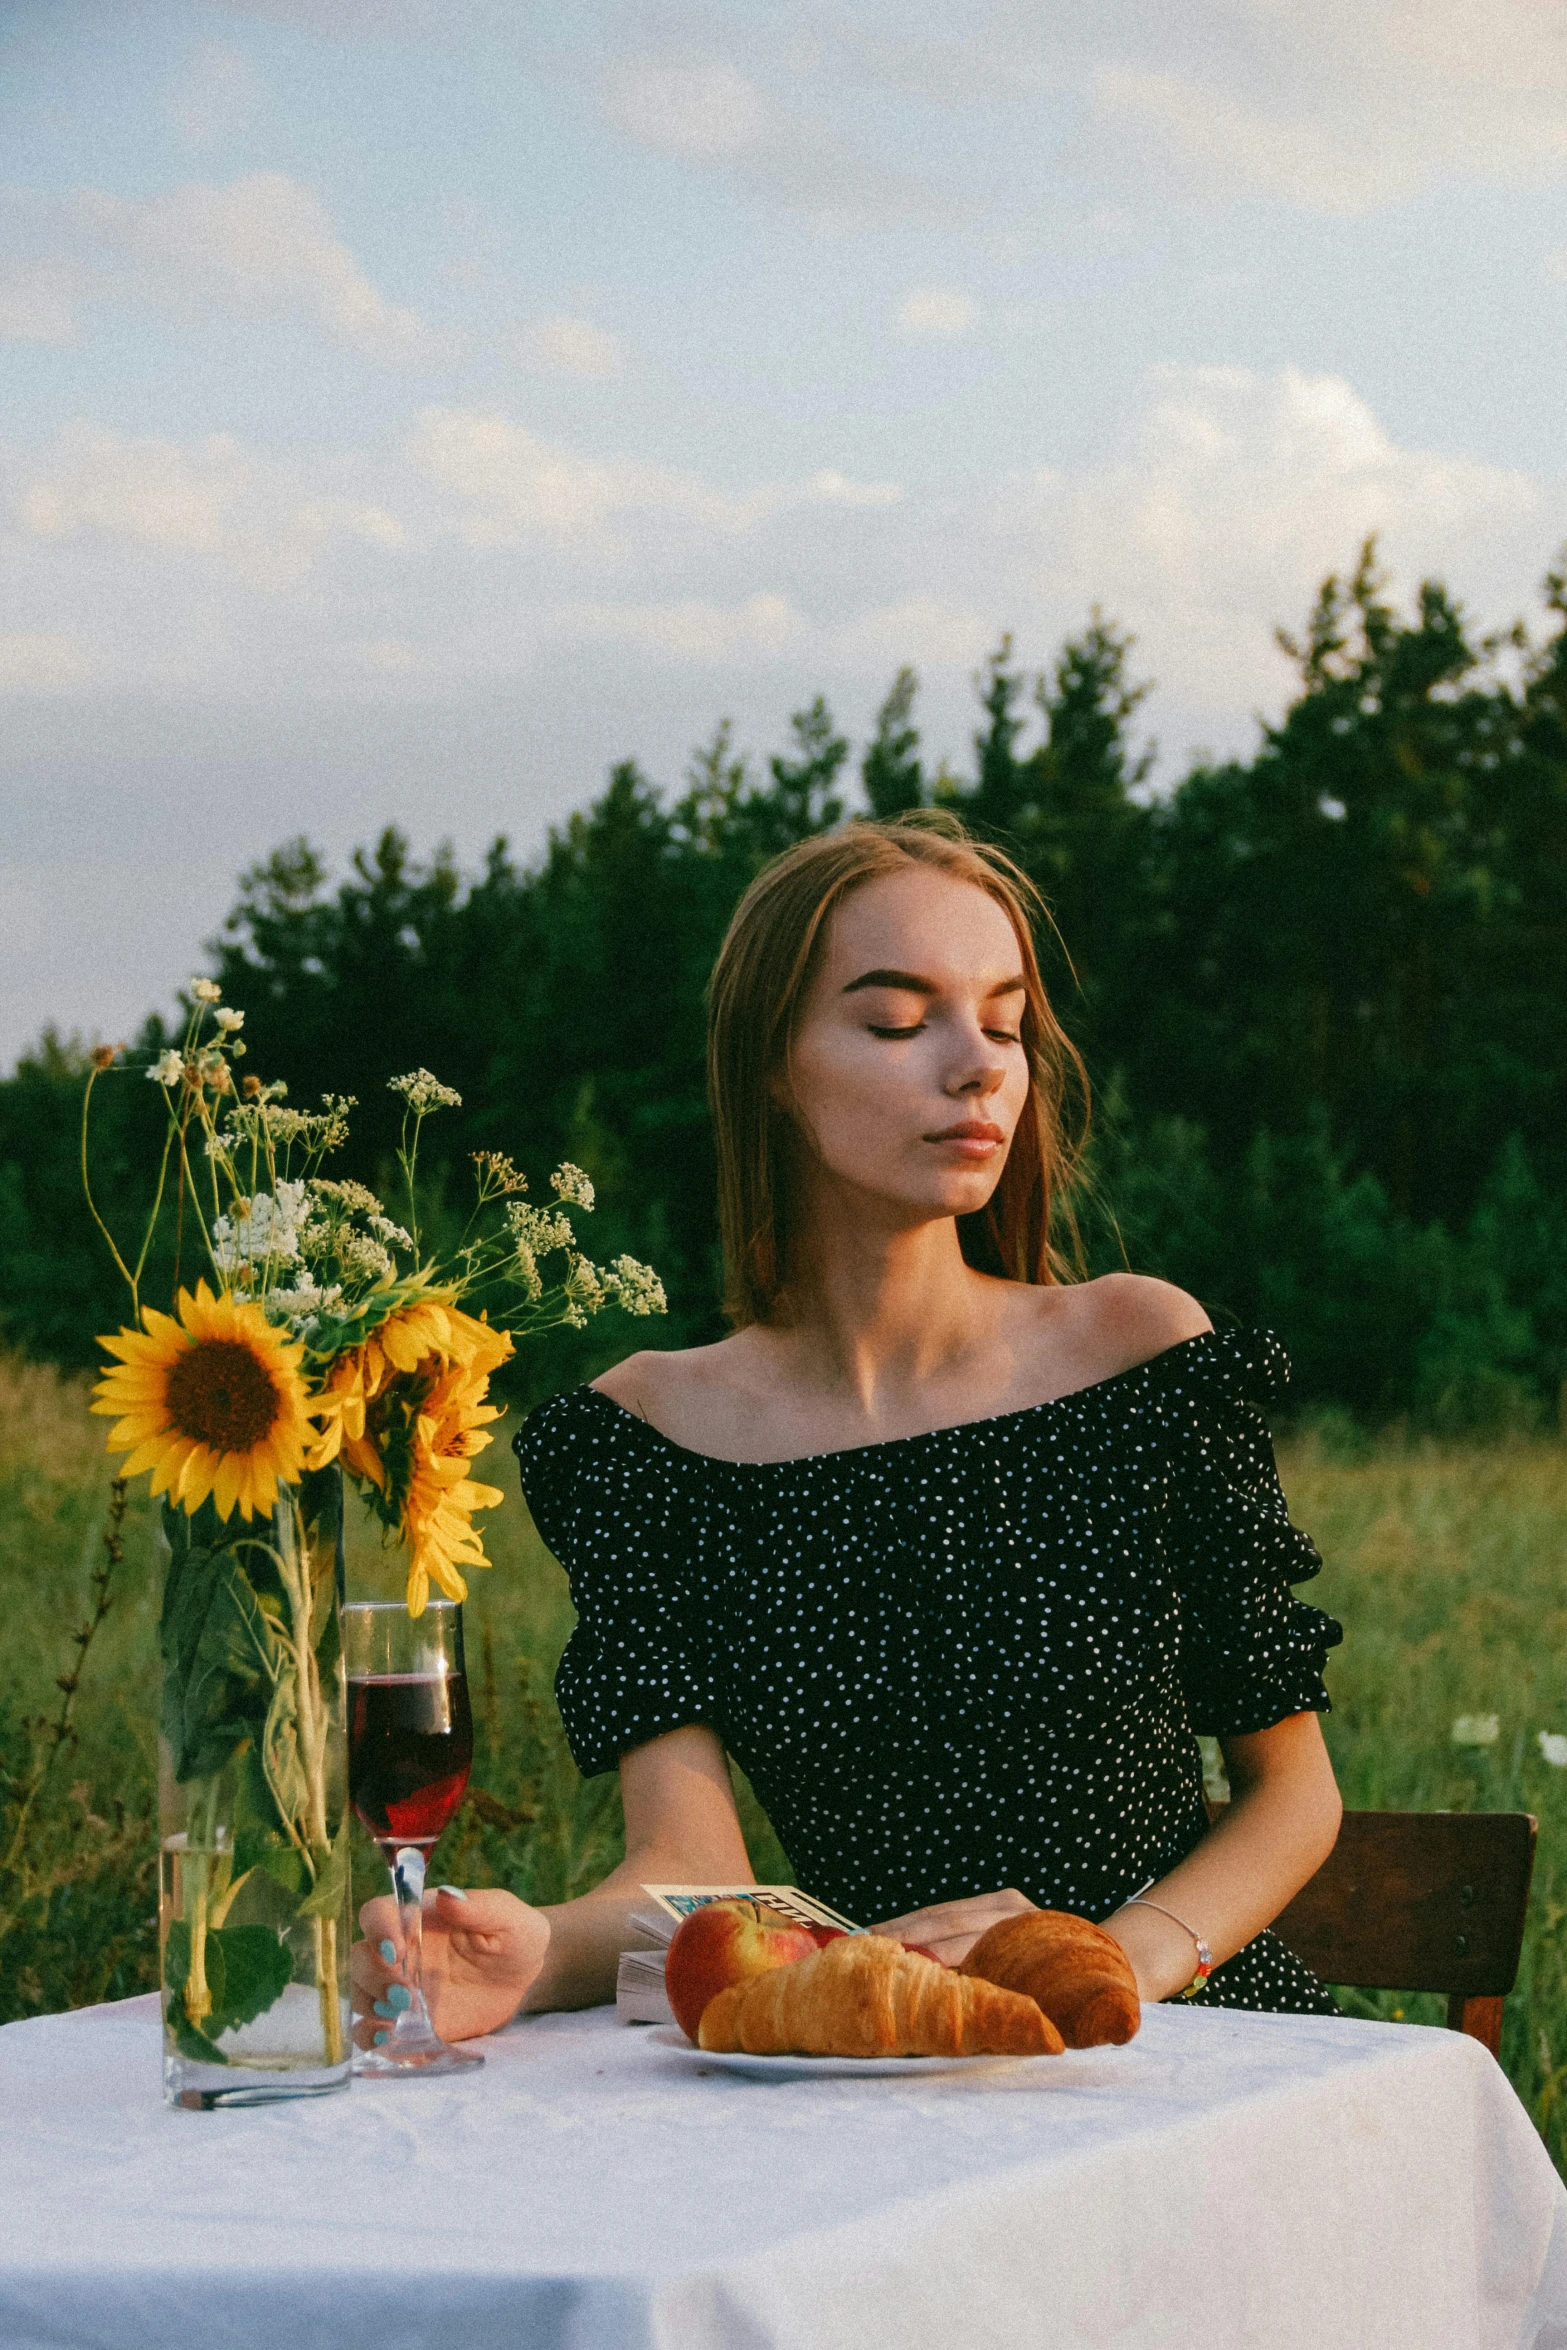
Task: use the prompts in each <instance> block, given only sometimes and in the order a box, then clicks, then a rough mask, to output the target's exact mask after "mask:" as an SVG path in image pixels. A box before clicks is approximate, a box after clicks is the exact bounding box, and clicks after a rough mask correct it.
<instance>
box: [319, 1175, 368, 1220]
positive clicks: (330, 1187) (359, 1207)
mask: <svg viewBox="0 0 1567 2350" xmlns="http://www.w3.org/2000/svg"><path fill="white" fill-rule="evenodd" d="M310 1188H311V1190H312V1191H313V1192H314V1193H315V1195H316V1198H317V1199H319V1200H329V1201H331V1202H332V1203H333V1205H334V1206H336V1207H340V1208H347V1209H348V1210H349V1211H350V1213H353V1212H355V1211H357V1212H358V1213H359V1214H360V1215H361V1216H379V1214H380V1213H381V1203H380V1201H379V1200H378V1199H377V1198H376V1196H375V1193H374V1192H373V1191H371V1190H369V1189H368V1188H367V1187H366V1186H365V1185H364V1184H363V1183H356V1182H355V1181H354V1180H353V1177H352V1176H344V1177H342V1178H341V1180H337V1179H334V1178H331V1177H328V1176H325V1175H316V1176H312V1178H311V1183H310Z"/></svg>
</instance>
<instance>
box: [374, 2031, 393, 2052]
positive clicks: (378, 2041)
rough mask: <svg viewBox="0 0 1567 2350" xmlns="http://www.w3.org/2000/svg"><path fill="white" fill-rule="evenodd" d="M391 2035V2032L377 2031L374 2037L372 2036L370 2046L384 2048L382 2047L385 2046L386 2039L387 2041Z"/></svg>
mask: <svg viewBox="0 0 1567 2350" xmlns="http://www.w3.org/2000/svg"><path fill="white" fill-rule="evenodd" d="M391 2036H392V2035H391V2033H390V2032H377V2034H376V2036H375V2038H374V2039H373V2040H372V2041H371V2043H370V2045H371V2047H372V2048H384V2047H385V2046H386V2043H387V2041H388V2040H389V2039H390V2038H391Z"/></svg>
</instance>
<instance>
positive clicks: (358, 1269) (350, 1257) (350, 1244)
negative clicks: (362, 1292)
mask: <svg viewBox="0 0 1567 2350" xmlns="http://www.w3.org/2000/svg"><path fill="white" fill-rule="evenodd" d="M337 1261H338V1263H339V1264H340V1265H341V1266H342V1268H343V1271H344V1272H345V1273H357V1274H359V1275H360V1276H361V1277H362V1278H364V1279H366V1280H370V1281H380V1280H383V1279H384V1278H385V1276H386V1275H387V1274H388V1273H393V1272H395V1271H396V1269H397V1268H396V1267H395V1265H394V1264H393V1263H392V1260H391V1258H390V1257H389V1256H388V1255H387V1253H386V1251H385V1249H384V1248H383V1247H382V1246H381V1243H380V1242H379V1241H378V1240H371V1239H370V1238H369V1236H368V1234H366V1233H363V1232H345V1233H342V1234H340V1236H339V1238H338V1243H337Z"/></svg>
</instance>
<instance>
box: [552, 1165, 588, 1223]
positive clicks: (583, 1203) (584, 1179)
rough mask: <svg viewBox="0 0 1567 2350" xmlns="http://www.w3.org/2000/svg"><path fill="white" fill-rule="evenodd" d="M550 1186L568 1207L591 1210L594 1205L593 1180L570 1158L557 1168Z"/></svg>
mask: <svg viewBox="0 0 1567 2350" xmlns="http://www.w3.org/2000/svg"><path fill="white" fill-rule="evenodd" d="M550 1187H551V1189H552V1190H553V1191H554V1192H555V1194H556V1196H557V1198H559V1199H560V1200H561V1201H563V1202H564V1204H565V1205H566V1206H567V1207H568V1208H587V1209H588V1210H589V1211H591V1209H592V1206H593V1184H592V1181H591V1179H590V1177H588V1176H587V1175H585V1174H584V1173H583V1171H582V1169H581V1168H580V1167H574V1166H573V1165H572V1163H571V1161H570V1159H566V1160H564V1161H563V1162H562V1163H561V1165H560V1166H558V1167H557V1168H556V1170H555V1172H554V1174H553V1175H552V1176H551V1177H550Z"/></svg>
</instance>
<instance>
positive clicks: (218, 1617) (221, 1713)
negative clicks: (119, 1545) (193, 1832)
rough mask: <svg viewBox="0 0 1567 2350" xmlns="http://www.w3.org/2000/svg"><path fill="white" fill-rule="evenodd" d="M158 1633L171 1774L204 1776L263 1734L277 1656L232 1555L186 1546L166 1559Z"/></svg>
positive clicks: (272, 1635) (280, 1655)
mask: <svg viewBox="0 0 1567 2350" xmlns="http://www.w3.org/2000/svg"><path fill="white" fill-rule="evenodd" d="M163 1635H164V1637H163V1643H162V1645H163V1659H164V1662H163V1673H164V1689H163V1700H164V1701H163V1728H164V1734H165V1736H166V1737H167V1738H168V1741H169V1745H170V1747H171V1749H172V1751H173V1755H174V1775H175V1777H176V1778H177V1779H179V1780H182V1781H184V1780H190V1779H204V1778H208V1777H210V1776H211V1775H212V1774H213V1773H214V1772H216V1771H219V1770H221V1769H222V1767H223V1765H224V1764H225V1763H226V1762H227V1761H228V1760H229V1758H230V1756H231V1755H232V1754H233V1753H234V1752H235V1750H236V1749H237V1748H238V1747H239V1746H241V1745H242V1744H243V1743H244V1741H245V1740H246V1739H247V1738H254V1737H256V1736H257V1735H258V1734H259V1733H260V1731H261V1730H262V1729H263V1727H264V1725H265V1723H266V1719H267V1715H268V1712H269V1709H270V1707H271V1703H272V1697H273V1693H274V1690H275V1688H276V1685H277V1680H278V1676H279V1674H280V1672H281V1671H282V1667H283V1660H284V1651H283V1649H282V1646H281V1644H280V1642H279V1639H278V1636H277V1633H276V1632H275V1630H274V1629H273V1625H272V1619H271V1617H270V1616H269V1615H268V1614H267V1612H266V1610H265V1609H264V1608H263V1607H262V1605H261V1603H260V1601H259V1600H258V1599H257V1597H256V1594H255V1592H254V1590H253V1589H252V1587H251V1585H250V1583H249V1581H248V1579H247V1578H246V1576H245V1575H244V1574H243V1572H242V1571H241V1570H240V1568H239V1567H238V1565H237V1564H236V1563H235V1561H234V1559H233V1557H232V1555H231V1554H230V1553H228V1552H226V1551H203V1550H199V1549H197V1548H196V1547H195V1546H194V1545H191V1544H187V1546H186V1548H185V1550H184V1553H183V1555H180V1554H179V1553H176V1555H175V1557H174V1558H173V1559H171V1561H170V1567H169V1581H168V1585H167V1587H166V1590H165V1593H164V1623H163Z"/></svg>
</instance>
